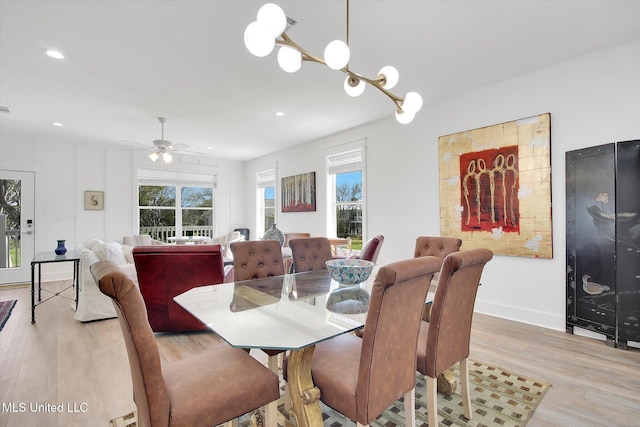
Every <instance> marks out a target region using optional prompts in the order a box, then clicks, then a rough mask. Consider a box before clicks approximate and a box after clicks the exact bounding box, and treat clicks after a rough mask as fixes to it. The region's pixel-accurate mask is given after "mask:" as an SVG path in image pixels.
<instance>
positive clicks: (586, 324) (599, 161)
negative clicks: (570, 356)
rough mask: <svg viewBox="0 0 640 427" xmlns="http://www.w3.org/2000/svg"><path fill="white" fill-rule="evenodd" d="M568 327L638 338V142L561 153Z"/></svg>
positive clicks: (617, 339) (622, 340) (619, 341)
mask: <svg viewBox="0 0 640 427" xmlns="http://www.w3.org/2000/svg"><path fill="white" fill-rule="evenodd" d="M566 174H567V177H566V186H567V206H566V208H567V254H566V256H567V330H568V331H572V330H573V327H574V326H578V327H581V328H584V329H588V330H592V331H595V332H599V333H602V334H605V335H606V336H607V338H608V339H609V340H611V341H613V342H614V343H615V344H616V345H620V346H626V342H627V341H640V141H626V142H619V143H613V144H606V145H601V146H597V147H589V148H584V149H581V150H575V151H570V152H568V153H567V154H566Z"/></svg>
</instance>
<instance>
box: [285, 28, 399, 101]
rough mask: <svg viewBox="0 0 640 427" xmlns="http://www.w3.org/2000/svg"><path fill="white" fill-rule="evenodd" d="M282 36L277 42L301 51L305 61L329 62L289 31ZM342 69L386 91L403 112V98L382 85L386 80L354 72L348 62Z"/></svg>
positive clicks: (324, 63)
mask: <svg viewBox="0 0 640 427" xmlns="http://www.w3.org/2000/svg"><path fill="white" fill-rule="evenodd" d="M280 37H282V38H281V39H276V44H277V45H280V46H287V47H290V48H291V49H293V50H295V51H298V52H300V54H301V55H302V60H303V61H309V62H316V63H318V64H323V65H327V63H326V62H325V60H324V59H322V58H320V57H319V56H316V55H314V54H312V53H311V52H309V51H307V50H306V49H304V48H302V47H301V46H300V45H299V44H297V43H296V42H294V41H293V40H292V39H291V37H289V36H288V35H287V33H282V35H281V36H280ZM340 71H342V72H343V73H345V74H347V75H349V76H354V77H355V78H357V79H359V80H362V81H364V82H366V83H368V84H370V85H371V86H373V87H375V88H376V89H378V90H379V91H380V92H382V93H384V94H385V95H387V96H388V97H389V98H390V99H391V101H393V103H394V104H395V105H396V108H397V110H398V112H399V113H402V102H403V98H400V97H399V96H397V95H394V94H393V93H391V92H389V91H388V90H387V89H385V88H384V87H382V85H383V84H384V80H383V79H380V78H377V79H370V78H367V77H364V76H362V75H360V74H358V73H356V72H353V71H351V70H350V69H349V65H348V64H347V65H346V66H345V67H344V68H342V69H341V70H340Z"/></svg>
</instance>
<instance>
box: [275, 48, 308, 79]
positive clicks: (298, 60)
mask: <svg viewBox="0 0 640 427" xmlns="http://www.w3.org/2000/svg"><path fill="white" fill-rule="evenodd" d="M278 65H280V68H282V69H283V70H284V71H286V72H287V73H295V72H296V71H298V70H299V69H300V68H301V67H302V54H301V53H300V52H298V51H297V50H295V49H292V48H290V47H289V46H282V47H281V48H280V50H278Z"/></svg>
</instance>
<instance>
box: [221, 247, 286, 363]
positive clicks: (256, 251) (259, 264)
mask: <svg viewBox="0 0 640 427" xmlns="http://www.w3.org/2000/svg"><path fill="white" fill-rule="evenodd" d="M231 252H232V253H233V271H234V275H235V278H234V280H235V281H236V282H240V281H242V280H250V279H258V278H263V277H269V276H282V275H284V263H283V260H282V249H281V247H280V242H278V241H277V240H250V241H248V242H234V243H232V244H231ZM262 351H264V352H265V353H267V355H268V356H269V359H268V363H269V369H271V370H272V371H273V372H275V373H278V355H280V354H282V350H266V349H263V350H262Z"/></svg>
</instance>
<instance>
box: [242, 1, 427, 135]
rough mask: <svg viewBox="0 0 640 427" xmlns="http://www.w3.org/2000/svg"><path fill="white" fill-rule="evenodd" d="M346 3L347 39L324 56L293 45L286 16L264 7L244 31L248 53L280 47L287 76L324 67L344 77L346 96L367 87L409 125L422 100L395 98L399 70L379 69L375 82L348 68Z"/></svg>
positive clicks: (332, 45) (270, 6)
mask: <svg viewBox="0 0 640 427" xmlns="http://www.w3.org/2000/svg"><path fill="white" fill-rule="evenodd" d="M346 2H347V38H346V40H347V41H346V43H345V42H343V41H342V40H333V41H332V42H330V43H329V44H327V46H326V48H325V50H324V56H323V57H319V56H316V55H314V54H312V53H310V52H308V51H307V50H305V49H304V48H302V47H301V46H299V45H298V44H297V43H296V42H294V41H293V40H292V39H291V38H290V37H289V36H288V35H287V33H286V32H285V29H286V26H287V16H286V15H285V13H284V11H283V10H282V8H280V6H278V5H276V4H274V3H266V4H264V5H262V6H261V7H260V9H259V10H258V14H257V17H256V21H254V22H252V23H250V24H249V25H248V26H247V28H246V29H245V31H244V43H245V46H246V47H247V49H248V50H249V52H251V53H252V54H253V55H255V56H258V57H265V56H267V55H269V54H270V53H271V52H272V51H273V49H274V47H275V45H279V46H280V49H279V50H278V54H277V57H278V65H279V66H280V68H282V70H284V71H286V72H288V73H295V72H296V71H298V70H299V69H300V68H302V63H303V61H309V62H316V63H318V64H323V65H326V66H327V67H329V68H331V69H332V70H336V71H342V72H343V73H345V74H347V78H346V79H345V81H344V90H345V92H346V93H347V94H348V95H349V96H352V97H356V96H360V95H362V93H363V92H364V89H365V87H366V85H367V84H369V85H371V86H373V87H375V88H376V89H378V90H380V91H381V92H382V93H384V94H385V95H387V97H389V99H391V101H392V102H393V103H394V104H395V106H396V113H395V116H396V120H397V121H398V122H399V123H402V124H406V123H410V122H411V121H412V120H413V119H414V117H415V115H416V113H417V112H418V111H420V109H421V108H422V96H420V94H419V93H417V92H408V93H407V94H406V95H405V96H404V97H399V96H397V95H394V94H393V93H391V92H390V91H389V90H390V89H392V88H394V87H395V86H396V84H398V81H399V79H400V76H399V73H398V70H397V69H396V68H395V67H393V66H391V65H387V66H385V67H382V69H380V71H379V72H378V75H377V77H376V78H367V77H365V76H363V75H360V74H358V73H356V72H354V71H352V70H351V69H350V68H349V60H350V58H351V51H350V49H349V0H346Z"/></svg>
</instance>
